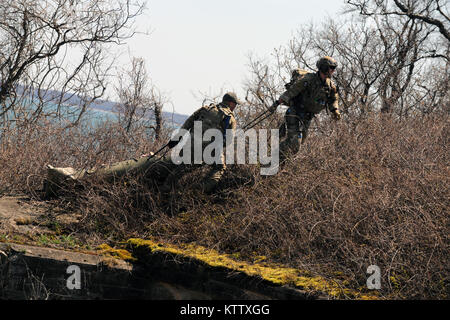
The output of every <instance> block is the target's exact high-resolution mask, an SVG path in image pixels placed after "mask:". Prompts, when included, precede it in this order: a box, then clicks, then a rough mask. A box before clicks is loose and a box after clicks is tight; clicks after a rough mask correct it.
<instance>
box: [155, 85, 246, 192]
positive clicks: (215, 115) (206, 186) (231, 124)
mask: <svg viewBox="0 0 450 320" xmlns="http://www.w3.org/2000/svg"><path fill="white" fill-rule="evenodd" d="M238 104H242V102H241V101H239V100H238V98H237V96H236V94H235V93H233V92H228V93H226V94H225V95H224V96H223V98H222V102H221V103H219V104H217V105H216V104H210V105H209V106H203V107H201V108H200V109H198V110H197V111H195V112H194V113H193V114H192V115H191V116H190V117H189V118H188V119H187V120H186V121H185V122H184V124H183V126H182V127H181V129H184V130H187V131H189V132H190V134H191V138H194V137H195V136H194V135H193V132H192V131H193V129H194V122H195V121H200V122H201V124H202V137H203V135H204V133H205V131H206V130H208V129H218V130H220V132H221V133H222V134H223V137H224V138H226V130H227V129H232V130H233V131H234V130H235V129H236V119H235V117H234V113H233V111H234V109H235V108H236V105H238ZM191 141H193V139H191ZM178 142H179V141H173V140H172V141H170V142H169V148H171V149H172V148H173V147H175V146H176V145H177V144H178ZM225 143H226V141H225V139H224V146H225ZM208 144H210V142H204V141H202V148H201V152H202V153H203V150H204V149H205V147H206V146H207V145H208ZM194 145H195V142H194V143H191V164H188V165H186V164H179V165H177V167H176V168H175V170H173V171H172V172H171V173H170V174H169V175H168V177H167V178H166V180H165V182H164V185H163V187H162V188H161V190H162V191H163V192H164V191H169V190H170V189H171V188H172V184H173V182H174V181H175V180H176V179H177V178H178V176H179V175H180V174H182V172H183V171H185V170H186V169H188V168H189V167H192V166H193V165H192V163H193V160H192V159H193V158H194ZM220 157H221V163H214V164H212V165H211V168H210V170H209V172H208V174H207V176H206V178H205V179H204V180H203V181H202V182H201V184H200V185H201V188H202V189H203V191H205V192H210V191H212V190H213V189H214V188H215V187H216V186H217V184H218V182H219V181H220V179H221V178H222V176H223V174H224V172H225V169H226V164H225V156H224V154H223V152H222V154H221V156H220Z"/></svg>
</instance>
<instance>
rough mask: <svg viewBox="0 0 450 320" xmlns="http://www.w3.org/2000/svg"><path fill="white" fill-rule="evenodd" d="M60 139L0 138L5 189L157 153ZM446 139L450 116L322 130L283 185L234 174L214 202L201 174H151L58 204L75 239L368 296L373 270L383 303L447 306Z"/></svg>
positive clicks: (117, 137) (138, 146)
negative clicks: (276, 269) (268, 266)
mask: <svg viewBox="0 0 450 320" xmlns="http://www.w3.org/2000/svg"><path fill="white" fill-rule="evenodd" d="M52 130H53V129H51V128H45V129H44V130H43V131H39V134H38V133H37V132H36V131H31V132H30V133H28V135H22V136H20V139H22V140H21V141H23V143H22V145H21V147H14V143H13V142H12V138H10V139H5V136H3V139H2V151H5V153H3V152H2V154H1V156H0V162H1V163H2V166H4V165H5V164H6V166H7V167H6V168H7V169H6V170H2V173H1V174H0V181H1V183H2V185H3V186H4V185H5V183H6V186H8V189H17V190H22V191H26V190H23V189H24V187H23V186H24V185H25V184H24V182H25V181H26V180H27V178H28V177H29V176H30V175H33V174H36V175H43V174H44V169H43V168H44V164H46V163H48V162H50V163H52V162H53V163H60V164H59V166H65V165H67V166H75V167H80V166H86V164H89V165H90V166H92V165H96V164H98V163H101V162H107V161H118V160H124V159H126V158H127V157H128V158H130V157H132V156H135V155H137V154H139V153H140V152H143V151H144V150H145V151H146V150H148V148H149V147H148V144H146V143H145V140H144V139H143V138H142V139H141V140H139V141H140V142H139V143H130V142H129V140H128V139H124V136H123V135H121V134H119V133H120V131H119V130H116V131H114V130H110V129H108V128H103V129H99V130H98V131H96V133H95V135H92V137H91V138H86V137H84V138H82V135H81V134H80V137H79V138H77V136H76V135H74V134H73V133H70V134H69V133H65V132H63V131H61V132H59V133H58V134H59V135H58V136H57V137H55V133H54V132H53V131H52ZM55 130H56V129H55ZM102 130H103V131H102ZM141 137H143V136H141ZM448 137H449V123H448V116H441V117H438V116H428V117H424V118H411V119H405V120H403V121H397V120H395V119H392V118H389V117H383V118H380V116H373V117H368V118H367V119H364V120H359V121H351V120H349V121H342V122H340V123H329V122H325V123H322V124H320V130H318V131H317V132H316V133H315V134H314V133H313V134H311V136H310V138H309V140H308V141H307V143H306V144H304V145H302V147H301V151H300V152H299V153H298V154H297V155H296V156H295V157H294V158H293V159H292V161H290V162H289V163H287V165H286V166H285V167H284V168H283V170H282V171H281V172H279V173H278V174H277V175H275V176H270V177H262V176H260V175H259V168H258V167H257V166H251V165H235V166H230V170H228V171H227V173H226V175H225V177H224V180H223V182H222V183H221V185H220V187H219V189H218V190H217V191H216V192H215V193H213V194H209V195H208V194H204V193H201V192H198V191H196V190H192V189H191V186H192V185H193V183H194V182H196V181H198V180H199V179H200V178H201V176H202V175H203V174H204V171H205V170H204V169H198V170H194V171H192V172H189V173H188V174H186V175H185V176H183V177H182V178H181V179H180V181H179V185H178V189H177V190H175V191H174V192H173V193H171V194H168V195H164V194H161V193H159V191H158V183H157V181H156V180H152V176H151V175H149V176H146V177H133V176H128V177H123V178H121V179H117V180H116V181H115V182H113V183H105V182H103V181H94V180H92V181H88V182H86V183H85V184H84V185H83V188H82V189H81V190H77V192H74V193H73V195H70V194H69V195H66V196H65V197H63V198H61V199H59V200H58V201H59V204H60V205H66V206H67V208H68V209H70V210H77V211H79V212H80V213H81V215H82V219H81V221H80V223H79V224H78V226H77V227H76V228H77V230H76V231H77V232H78V233H79V234H84V237H85V239H87V240H88V239H95V241H108V240H110V241H118V240H123V239H126V238H127V237H131V236H133V237H136V236H137V237H144V238H145V237H150V236H152V237H157V238H160V239H162V240H167V241H171V242H180V243H182V242H183V243H186V242H196V243H197V244H200V245H204V246H208V247H211V248H215V249H218V250H220V251H222V252H228V253H234V254H239V255H240V258H242V259H250V260H251V259H254V257H255V256H266V259H267V260H268V261H272V262H282V263H285V264H287V265H290V266H293V267H298V268H301V269H304V270H309V271H311V272H313V273H318V274H321V275H322V276H325V277H327V276H328V277H332V278H335V277H336V276H337V275H338V274H341V275H344V276H345V278H346V279H347V281H349V285H350V286H352V287H354V288H359V289H361V290H364V288H365V286H366V279H367V277H368V275H367V274H366V270H367V267H368V266H369V265H373V264H375V265H377V266H379V267H380V269H381V272H382V289H381V293H382V294H383V295H385V296H388V297H390V298H399V299H402V298H437V299H439V298H447V299H448V297H449V296H448V292H449V269H448V265H449V263H448V249H449V248H448V245H449V236H448V235H449V220H448V207H449V201H448V199H449V190H448V185H449V172H448V171H449V169H448V154H449V152H448ZM135 138H139V136H138V135H135ZM14 139H16V140H18V139H19V136H16V137H14ZM55 139H56V140H58V141H57V142H56V143H50V142H49V141H54V140H55ZM137 141H138V140H137ZM43 150H45V151H43ZM62 151H64V152H62ZM29 154H33V155H35V157H29V156H28V155H29ZM37 182H38V181H36V183H37Z"/></svg>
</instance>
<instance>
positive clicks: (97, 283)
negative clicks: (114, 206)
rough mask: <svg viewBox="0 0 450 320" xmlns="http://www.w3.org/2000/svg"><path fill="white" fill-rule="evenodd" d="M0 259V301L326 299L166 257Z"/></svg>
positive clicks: (30, 250)
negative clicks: (130, 258)
mask: <svg viewBox="0 0 450 320" xmlns="http://www.w3.org/2000/svg"><path fill="white" fill-rule="evenodd" d="M0 259H1V260H0V298H2V299H20V300H22V299H26V300H28V299H39V300H40V299H151V300H158V299H164V300H172V299H176V300H209V299H214V300H216V299H258V300H263V299H317V298H326V297H324V296H319V295H317V294H313V293H309V292H306V291H302V290H299V289H296V288H291V287H288V286H277V285H273V284H271V283H270V282H268V281H265V280H262V279H259V278H258V277H249V276H246V275H244V274H242V273H239V272H231V273H230V272H229V270H226V269H224V268H213V267H208V266H205V265H203V264H201V263H198V262H197V261H194V260H190V259H177V258H174V255H168V254H164V253H160V254H152V255H151V257H148V259H141V260H138V262H135V263H133V264H131V263H129V262H126V261H123V260H120V259H112V258H105V257H104V256H102V255H96V254H87V253H78V252H70V251H63V250H56V249H50V248H41V247H33V246H27V245H19V244H7V243H0ZM70 266H76V267H71V268H74V269H78V268H79V273H78V272H77V270H75V271H74V270H72V269H71V268H69V267H70ZM78 276H79V277H78ZM77 277H78V278H77ZM77 279H79V282H77Z"/></svg>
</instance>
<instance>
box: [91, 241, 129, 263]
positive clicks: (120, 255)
mask: <svg viewBox="0 0 450 320" xmlns="http://www.w3.org/2000/svg"><path fill="white" fill-rule="evenodd" d="M97 250H98V251H99V253H100V254H102V255H104V256H110V257H112V258H116V259H121V260H125V261H135V260H136V258H134V257H133V256H132V255H131V253H130V252H129V251H127V250H125V249H115V248H112V247H110V246H109V245H107V244H106V243H103V244H101V245H99V246H98V247H97Z"/></svg>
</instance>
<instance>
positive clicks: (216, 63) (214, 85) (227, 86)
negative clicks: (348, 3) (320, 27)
mask: <svg viewBox="0 0 450 320" xmlns="http://www.w3.org/2000/svg"><path fill="white" fill-rule="evenodd" d="M342 6H343V0H319V1H311V0H309V1H304V0H228V1H219V0H148V1H147V8H148V9H147V11H146V13H145V14H144V15H143V16H141V17H140V18H139V20H138V27H139V29H140V30H145V29H148V30H150V34H149V35H136V36H135V37H134V38H133V39H131V40H129V42H128V51H129V53H127V54H125V55H124V57H122V60H121V61H124V63H123V64H120V65H122V66H123V65H124V64H125V61H126V60H128V59H129V56H130V55H131V56H135V57H142V58H144V59H145V61H146V67H147V71H148V73H149V76H150V78H151V80H152V82H153V83H154V84H155V85H156V86H157V87H158V88H159V89H160V90H161V91H162V92H163V93H164V94H165V95H166V96H167V97H169V98H170V100H171V101H172V105H168V106H167V107H166V108H165V109H164V111H169V112H171V111H172V106H173V109H174V110H173V111H175V112H177V113H182V114H191V113H192V112H194V111H195V110H196V109H198V108H199V107H200V106H201V102H202V101H201V95H200V94H199V93H200V92H201V93H208V94H210V95H218V94H220V93H221V92H225V91H235V92H236V93H237V94H238V95H239V97H240V98H243V93H242V92H241V91H240V90H241V87H242V83H243V81H244V79H245V77H246V75H248V68H247V63H248V55H249V53H254V54H256V55H257V56H258V57H266V56H267V57H268V56H269V55H270V54H271V52H272V51H273V49H274V48H278V47H279V46H281V45H284V44H286V43H287V42H288V41H289V40H290V39H291V37H292V35H293V34H294V32H295V30H297V29H298V28H299V26H300V25H302V24H305V23H309V22H311V21H314V22H315V23H320V22H321V21H323V20H324V19H326V18H327V17H336V16H337V15H339V13H340V12H341V11H342ZM195 96H197V97H195Z"/></svg>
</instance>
